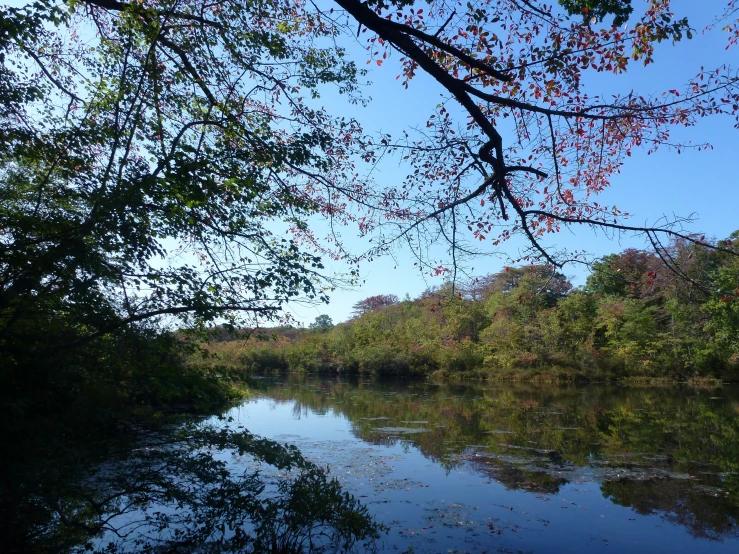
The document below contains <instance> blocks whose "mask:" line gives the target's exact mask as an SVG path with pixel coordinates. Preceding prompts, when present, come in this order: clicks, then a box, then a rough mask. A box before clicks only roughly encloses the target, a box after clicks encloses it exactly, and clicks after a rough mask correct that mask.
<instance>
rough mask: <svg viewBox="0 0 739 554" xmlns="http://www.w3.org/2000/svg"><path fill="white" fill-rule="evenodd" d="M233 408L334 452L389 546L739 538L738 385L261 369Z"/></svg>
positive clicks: (306, 450)
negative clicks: (436, 378) (248, 395)
mask: <svg viewBox="0 0 739 554" xmlns="http://www.w3.org/2000/svg"><path fill="white" fill-rule="evenodd" d="M260 385H261V386H260V392H259V394H258V395H256V396H255V397H253V398H252V399H250V400H248V401H246V402H244V403H243V404H241V405H239V406H237V407H234V408H233V409H232V410H231V411H230V412H229V413H228V414H227V415H228V416H229V417H230V418H232V421H233V423H234V424H236V425H241V426H244V427H245V428H247V429H249V430H250V431H251V432H253V433H256V434H260V435H262V436H264V437H267V438H270V439H275V440H277V441H280V442H284V443H290V444H294V445H296V446H297V447H298V448H299V449H300V450H301V451H302V453H303V454H304V455H305V456H306V457H308V458H309V459H311V460H313V461H314V462H316V463H318V464H320V465H322V466H329V467H330V471H331V474H332V475H334V476H336V477H337V478H338V479H339V480H340V481H341V483H342V484H343V485H344V486H345V487H346V489H348V490H349V491H350V492H351V493H352V494H354V495H355V496H356V497H358V498H359V499H360V500H361V501H362V502H363V503H364V504H365V505H366V506H367V507H368V508H369V510H370V512H371V513H372V514H373V515H374V516H375V517H376V518H377V519H378V520H379V521H381V522H382V523H383V524H385V525H386V526H387V528H388V531H387V533H385V534H383V535H382V538H381V539H380V541H379V542H378V548H379V550H380V551H387V552H444V553H446V552H480V553H482V552H519V551H521V552H547V553H550V552H625V551H628V552H630V553H637V552H645V553H646V552H650V553H651V552H655V551H665V552H691V553H692V552H705V553H712V552H732V553H736V552H739V529H738V528H737V525H738V524H739V388H736V387H724V388H723V389H717V390H716V389H714V390H697V389H691V388H657V389H655V388H623V387H617V386H587V387H575V386H570V387H555V386H533V385H520V384H516V385H508V384H496V383H484V384H471V385H466V384H465V385H451V384H433V383H425V382H410V383H409V382H400V381H398V382H388V381H375V380H366V379H351V378H346V377H340V378H337V377H334V378H322V377H313V376H294V377H285V378H265V379H262V380H260Z"/></svg>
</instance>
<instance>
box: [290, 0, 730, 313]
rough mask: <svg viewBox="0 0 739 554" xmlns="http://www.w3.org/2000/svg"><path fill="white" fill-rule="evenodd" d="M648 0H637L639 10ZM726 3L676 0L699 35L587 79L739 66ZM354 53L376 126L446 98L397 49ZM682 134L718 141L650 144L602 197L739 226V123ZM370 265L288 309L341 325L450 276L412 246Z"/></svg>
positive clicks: (658, 80)
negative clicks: (430, 270)
mask: <svg viewBox="0 0 739 554" xmlns="http://www.w3.org/2000/svg"><path fill="white" fill-rule="evenodd" d="M639 2H640V0H634V3H635V5H636V6H637V9H638V4H639ZM723 5H725V1H724V0H701V1H695V0H682V1H675V2H674V3H673V6H674V7H673V11H674V12H675V13H676V14H680V15H682V14H685V15H687V16H688V18H689V21H690V22H691V26H692V27H693V28H694V29H696V30H697V31H698V32H697V33H695V34H694V38H693V39H692V40H689V41H683V42H681V43H678V44H676V45H673V44H671V43H670V42H664V43H662V44H660V45H658V48H657V55H656V63H655V64H652V65H650V66H647V67H646V68H645V67H641V66H637V65H634V66H632V67H631V68H630V69H629V71H628V73H627V74H625V75H619V76H614V75H603V74H596V75H592V76H589V77H588V79H589V80H588V81H586V84H587V90H588V92H589V93H591V94H597V93H604V94H612V93H614V92H628V91H629V90H631V89H635V90H637V91H640V92H643V93H652V92H661V91H663V90H667V89H670V88H677V89H682V87H683V85H685V83H686V82H687V81H688V79H689V78H691V77H692V76H694V75H695V74H696V73H697V72H698V70H699V69H700V66H701V65H704V66H706V67H707V68H708V67H713V66H717V65H719V64H720V63H724V62H727V63H730V64H732V65H734V66H735V67H736V68H739V48H735V49H730V50H728V51H726V50H725V46H726V44H727V42H726V41H727V37H726V35H725V34H724V33H720V32H719V33H713V34H706V35H704V34H703V33H702V30H703V28H704V27H705V26H706V25H707V24H708V23H710V21H711V17H712V14H715V13H716V12H717V11H718V10H719V9H721V7H722V6H723ZM350 53H351V55H352V56H354V57H355V59H356V60H357V62H358V63H359V64H360V65H362V66H363V67H366V68H368V69H369V75H368V79H369V80H370V81H371V86H370V87H369V88H368V95H369V96H371V98H372V102H371V103H370V105H369V106H368V107H366V108H361V107H357V106H352V107H347V108H345V110H346V111H345V112H344V113H346V114H347V115H351V116H352V117H355V118H357V119H358V120H359V121H361V122H362V123H363V124H364V125H365V128H366V130H368V131H370V130H377V131H385V132H390V133H392V134H397V133H398V132H399V131H401V130H402V129H404V128H409V127H413V126H418V125H422V124H423V123H424V122H425V121H426V119H427V118H428V116H429V115H430V114H431V113H432V109H433V107H434V106H435V105H436V104H437V103H438V102H439V100H440V99H441V98H442V96H441V93H442V92H443V91H442V89H441V87H440V86H439V85H438V84H437V83H436V82H434V81H432V80H431V79H429V78H428V77H425V76H424V75H419V76H418V77H417V78H416V79H414V80H413V81H412V82H411V85H410V87H409V88H408V89H407V90H406V89H404V88H403V87H402V86H401V84H400V81H398V80H396V78H395V77H396V75H397V74H398V73H399V71H398V65H397V60H398V57H397V55H396V56H394V57H393V58H391V59H390V60H388V61H387V62H386V63H385V64H384V65H383V66H382V67H379V68H378V67H376V66H375V64H371V65H366V66H364V65H363V63H364V61H365V60H366V54H365V53H364V52H363V51H361V50H360V49H359V48H358V47H356V46H354V47H350ZM328 98H329V100H330V101H331V103H332V106H340V102H341V101H340V100H339V99H334V98H331V97H328ZM324 100H325V99H324ZM337 100H338V101H337ZM675 136H676V137H678V138H681V139H689V140H692V141H693V142H694V143H701V142H710V143H711V144H712V145H713V146H714V150H708V151H704V152H696V151H692V150H687V151H683V152H682V153H681V154H679V155H678V154H677V153H676V152H674V151H673V152H669V151H667V150H666V149H662V150H660V151H658V152H657V153H656V154H653V155H651V156H647V155H646V151H637V152H635V154H634V155H633V156H632V157H631V158H630V159H628V163H627V164H626V165H625V166H624V168H623V170H622V173H621V174H620V175H618V176H616V178H615V179H614V180H613V186H612V187H611V188H610V189H609V190H607V191H606V192H605V193H603V194H602V195H601V196H600V198H599V200H598V201H599V202H601V200H602V202H601V203H603V204H607V205H611V204H615V205H617V206H619V208H621V209H622V210H624V211H627V212H629V213H630V214H632V218H631V220H630V221H631V222H632V223H633V224H650V223H654V222H656V221H657V220H658V219H659V218H660V217H661V216H663V215H667V216H668V217H669V216H672V215H677V216H689V215H691V214H694V217H695V222H694V223H693V224H692V225H691V226H690V227H689V230H690V231H694V232H701V233H706V234H707V235H708V236H712V237H717V238H723V237H726V236H728V235H729V234H730V233H731V232H732V231H734V230H736V229H739V218H738V217H737V204H738V202H739V186H738V185H739V170H738V169H737V166H738V165H739V131H738V130H737V129H735V128H734V120H733V119H732V118H729V117H723V118H707V119H705V120H702V121H701V122H700V123H699V124H698V125H697V126H696V127H693V128H689V129H681V130H680V131H679V132H678V133H676V135H675ZM504 140H505V136H504ZM403 175H404V171H403V168H402V167H396V166H393V165H389V166H384V167H382V169H381V173H380V174H379V175H376V176H375V178H376V180H377V181H378V182H380V183H384V184H386V183H388V182H392V181H393V180H395V181H397V180H399V179H402V177H403ZM314 226H315V227H316V229H317V230H318V231H320V229H321V227H322V223H321V222H320V221H316V222H314ZM342 234H343V236H344V237H345V238H346V239H347V240H348V242H349V243H350V244H351V245H352V246H353V247H354V248H356V250H357V251H361V250H364V249H365V248H366V247H367V243H363V242H362V241H360V240H359V239H355V238H354V237H355V236H356V231H355V230H354V229H352V228H346V229H344V230H343V233H342ZM556 245H557V246H563V247H567V248H570V249H585V250H587V251H589V252H590V253H592V254H593V255H595V256H602V255H605V254H608V253H611V252H618V251H620V250H622V249H624V248H627V247H636V248H643V247H646V245H645V244H644V241H643V239H635V238H633V237H630V236H626V235H624V236H622V237H621V239H620V240H614V239H613V238H610V237H607V236H605V235H604V234H603V233H597V234H594V233H593V232H592V231H589V230H587V229H585V228H583V229H581V230H580V232H578V233H577V234H576V235H573V234H572V233H570V232H568V231H563V232H562V233H560V234H559V235H557V236H556ZM505 248H506V251H507V253H508V254H510V255H511V256H515V253H516V243H515V242H510V243H509V244H507V245H505ZM440 252H441V251H440ZM508 263H509V262H508V261H507V260H506V257H505V256H499V257H487V258H484V259H480V260H478V261H476V262H475V263H474V264H473V265H474V266H475V270H474V273H475V274H476V275H483V274H486V273H492V272H495V271H499V270H500V269H501V268H502V267H503V266H505V265H508ZM330 267H332V268H333V269H334V270H336V271H343V270H345V269H346V268H345V267H344V266H342V265H340V264H339V265H333V266H330ZM360 270H361V274H362V282H363V284H362V286H361V287H357V288H356V289H353V290H337V291H335V292H333V294H332V300H331V303H330V304H329V305H318V306H301V305H292V306H290V307H289V308H288V311H290V312H291V313H292V314H293V316H294V317H295V318H297V319H298V320H299V321H303V322H304V323H305V324H307V323H310V322H311V321H313V320H314V319H315V317H316V316H317V315H319V314H324V313H325V314H328V315H329V316H330V317H331V318H332V319H333V321H334V322H335V323H336V322H340V321H344V320H346V319H347V318H348V317H349V316H350V314H351V308H352V305H353V304H354V303H355V302H357V301H359V300H361V299H363V298H366V297H368V296H372V295H375V294H396V295H397V296H399V297H400V298H402V297H404V296H405V294H406V293H407V294H409V295H410V296H411V297H412V298H413V297H416V296H418V295H419V294H420V293H421V292H422V291H423V290H425V289H426V288H427V287H428V286H430V285H439V284H441V282H442V279H441V278H432V277H430V276H429V275H424V274H422V273H421V272H420V271H419V270H418V269H417V268H416V267H415V266H414V265H413V258H412V256H411V254H410V253H409V252H407V251H403V250H400V251H399V252H397V253H396V256H395V259H392V258H381V259H375V260H374V261H373V262H371V263H364V264H363V265H361V266H360ZM564 272H565V274H566V275H568V276H570V277H572V279H573V282H574V283H575V284H582V283H583V281H584V278H585V275H586V272H585V270H584V269H583V268H582V267H578V266H566V267H565V269H564Z"/></svg>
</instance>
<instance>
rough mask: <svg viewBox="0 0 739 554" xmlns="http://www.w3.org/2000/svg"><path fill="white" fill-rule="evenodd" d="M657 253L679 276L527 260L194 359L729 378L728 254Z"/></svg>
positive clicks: (311, 366) (732, 301)
mask: <svg viewBox="0 0 739 554" xmlns="http://www.w3.org/2000/svg"><path fill="white" fill-rule="evenodd" d="M738 238H739V236H738V234H737V233H733V234H732V235H731V237H729V238H728V239H726V240H723V241H722V243H723V244H732V245H733V244H734V243H735V241H737V239H738ZM669 254H670V256H671V259H672V260H674V262H675V264H676V267H678V268H679V270H680V271H679V272H678V271H675V272H673V271H670V270H668V269H667V268H665V265H664V264H663V262H662V260H660V259H659V257H658V256H657V255H656V254H654V253H650V252H645V251H640V250H634V249H627V250H625V251H623V252H621V253H620V254H611V255H609V256H605V257H603V258H601V259H600V260H598V261H596V262H595V263H594V264H593V266H592V272H591V273H590V275H589V276H588V278H587V281H586V283H585V286H584V287H581V288H573V287H572V285H571V283H570V282H569V281H568V280H567V278H566V277H565V276H564V275H563V274H562V273H560V272H557V271H554V270H552V269H551V268H549V267H547V266H543V265H529V266H519V267H507V268H505V269H504V270H503V271H501V272H499V273H496V274H492V275H487V276H485V277H482V278H475V279H472V280H470V281H469V282H468V283H466V284H456V285H455V284H453V283H447V284H444V285H442V286H440V287H438V288H434V289H429V290H427V291H426V292H424V293H423V294H422V295H421V296H420V297H419V298H416V299H414V300H411V299H410V298H408V299H405V300H403V301H401V300H399V299H398V297H397V296H395V295H393V294H387V295H377V296H373V297H369V298H367V299H365V300H363V301H360V302H358V303H357V304H356V305H355V306H354V313H355V317H354V318H353V319H351V320H350V321H348V322H347V323H342V324H339V325H336V326H333V325H332V323H331V321H330V319H327V316H322V317H319V318H317V319H316V322H315V323H313V324H311V325H310V327H311V328H309V329H293V330H290V329H284V328H275V329H264V330H259V329H255V330H252V331H251V332H249V333H246V332H242V335H241V338H238V334H237V335H236V336H233V335H231V337H230V338H229V337H228V335H225V336H221V340H220V341H217V342H213V343H212V344H211V345H210V346H209V347H208V349H209V352H210V353H211V354H212V355H213V357H212V358H210V359H209V360H206V361H203V362H198V363H204V364H205V365H206V366H207V365H208V364H212V365H217V364H223V363H225V364H227V365H228V366H229V367H232V368H234V369H235V370H241V371H248V372H272V371H291V372H309V373H313V372H326V373H348V374H351V373H366V374H374V375H405V376H414V377H441V378H452V379H459V378H463V379H464V378H467V379H469V378H472V379H498V380H523V381H543V382H567V381H626V382H632V383H642V384H644V383H650V382H651V383H657V382H662V383H670V382H675V383H676V382H685V381H692V382H694V383H704V384H710V383H718V384H720V383H721V382H736V381H737V379H739V304H737V301H739V265H737V260H736V259H735V258H734V257H732V256H728V255H723V254H720V253H719V254H716V252H715V251H712V250H709V249H706V248H703V247H696V246H695V245H692V244H685V243H675V244H673V245H671V247H670V249H669ZM247 335H248V339H245V338H244V337H245V336H247Z"/></svg>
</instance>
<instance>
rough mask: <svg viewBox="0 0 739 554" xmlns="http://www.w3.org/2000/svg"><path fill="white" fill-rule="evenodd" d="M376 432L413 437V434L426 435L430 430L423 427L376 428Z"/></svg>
mask: <svg viewBox="0 0 739 554" xmlns="http://www.w3.org/2000/svg"><path fill="white" fill-rule="evenodd" d="M374 431H377V432H379V433H388V434H391V435H396V434H397V435H412V434H413V433H425V432H427V431H428V429H425V428H423V427H375V428H374Z"/></svg>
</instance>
